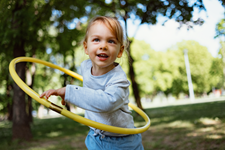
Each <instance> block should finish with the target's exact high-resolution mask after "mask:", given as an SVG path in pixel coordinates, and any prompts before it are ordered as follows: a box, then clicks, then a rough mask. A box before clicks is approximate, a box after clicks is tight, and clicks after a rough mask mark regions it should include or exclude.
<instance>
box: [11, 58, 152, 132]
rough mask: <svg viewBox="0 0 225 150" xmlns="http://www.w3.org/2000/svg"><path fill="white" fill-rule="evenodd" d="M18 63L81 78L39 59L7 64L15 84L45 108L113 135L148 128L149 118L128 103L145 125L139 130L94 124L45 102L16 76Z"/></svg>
mask: <svg viewBox="0 0 225 150" xmlns="http://www.w3.org/2000/svg"><path fill="white" fill-rule="evenodd" d="M19 62H34V63H39V64H43V65H45V66H48V67H51V68H55V69H58V70H60V71H62V72H64V73H66V74H68V75H70V76H72V77H74V78H76V79H78V80H80V81H83V77H82V76H81V75H79V74H77V73H75V72H72V71H70V70H68V69H65V68H62V67H59V66H57V65H54V64H52V63H49V62H46V61H43V60H40V59H36V58H30V57H17V58H15V59H13V60H12V61H11V62H10V64H9V72H10V74H11V76H12V78H13V80H14V81H15V82H16V84H17V85H18V86H19V87H20V88H21V89H22V90H23V91H24V92H26V93H27V94H28V95H29V96H30V97H32V98H33V99H35V100H36V101H37V102H39V103H41V104H42V105H44V106H45V107H47V108H50V109H52V110H53V111H56V112H57V113H59V114H62V115H64V116H66V117H68V118H70V119H72V120H74V121H77V122H79V123H81V124H84V125H87V126H91V127H93V128H97V129H100V130H103V131H108V132H113V133H119V134H138V133H142V132H144V131H146V130H148V128H149V127H150V119H149V117H148V116H147V115H146V114H145V113H144V112H143V111H142V110H141V109H139V108H138V107H137V106H135V105H133V104H131V103H129V104H128V105H129V107H131V108H132V109H133V110H134V111H136V112H137V113H138V114H139V115H141V116H142V117H143V118H144V120H145V122H146V124H145V125H144V126H143V127H139V128H120V127H115V126H110V125H105V124H102V123H99V122H95V121H92V120H90V119H87V118H84V117H81V116H79V115H76V114H74V113H72V112H70V111H68V110H66V109H64V108H62V107H60V106H58V105H56V104H54V103H52V102H50V101H48V100H46V99H45V98H39V94H37V93H36V92H35V91H34V90H32V89H31V88H30V87H29V86H27V85H26V84H25V83H24V82H23V81H22V80H21V79H20V77H19V76H18V74H17V73H16V71H15V64H16V63H19Z"/></svg>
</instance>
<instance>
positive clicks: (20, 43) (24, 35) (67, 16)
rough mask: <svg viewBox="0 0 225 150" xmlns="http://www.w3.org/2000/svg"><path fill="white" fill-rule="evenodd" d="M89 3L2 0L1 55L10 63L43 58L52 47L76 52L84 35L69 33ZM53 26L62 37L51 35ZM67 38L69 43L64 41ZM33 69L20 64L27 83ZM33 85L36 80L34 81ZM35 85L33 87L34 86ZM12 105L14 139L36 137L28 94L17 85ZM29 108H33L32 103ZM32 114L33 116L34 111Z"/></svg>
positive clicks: (61, 50)
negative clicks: (72, 21)
mask: <svg viewBox="0 0 225 150" xmlns="http://www.w3.org/2000/svg"><path fill="white" fill-rule="evenodd" d="M85 4H86V3H85V2H81V1H76V2H73V1H62V0H53V1H45V0H35V1H34V0H30V1H26V0H11V1H7V0H3V1H1V2H0V17H1V20H0V39H2V40H1V42H0V47H1V53H4V54H5V55H4V56H3V55H2V56H3V57H2V58H7V59H5V60H4V61H5V62H6V64H9V62H10V61H11V60H12V59H13V58H15V57H19V56H30V57H32V56H33V55H35V54H38V55H39V57H41V55H45V54H46V48H49V46H50V45H51V46H52V50H53V52H56V51H60V52H61V53H66V54H67V53H68V51H72V50H73V47H74V45H73V44H72V40H76V39H77V38H78V37H79V35H80V32H79V31H78V29H76V28H75V29H71V30H67V29H68V28H69V27H68V25H69V24H70V22H71V20H73V19H78V20H79V19H80V18H81V17H82V16H85V15H86V13H85V12H86V10H85ZM55 12H56V13H55ZM58 12H59V13H58ZM60 13H61V15H60ZM52 25H54V26H55V28H56V30H57V31H58V35H60V36H52V35H51V33H50V32H51V31H50V30H51V27H52ZM64 31H65V32H64ZM66 37H67V38H68V40H63V38H66ZM73 38H74V39H73ZM59 41H60V42H61V43H60V42H59ZM55 43H60V44H58V45H57V44H55ZM61 45H63V46H61ZM57 46H58V47H57ZM7 66H8V65H7ZM29 66H32V65H29V64H27V63H18V64H17V65H16V71H17V73H18V75H19V76H20V78H21V79H22V80H23V81H25V78H26V76H25V72H26V67H28V68H29ZM7 68H8V67H7ZM5 71H6V72H8V69H5ZM27 72H29V70H27ZM3 77H5V79H4V81H6V82H7V84H6V85H8V87H10V80H8V79H6V78H7V76H3ZM33 79H34V78H33ZM32 82H34V81H33V80H32ZM31 85H33V84H32V83H31ZM12 103H13V139H25V140H29V139H30V138H31V137H32V135H31V131H30V124H29V115H31V114H29V113H27V112H26V107H27V104H26V100H25V93H24V92H23V91H22V90H21V89H20V88H19V87H18V86H17V85H16V84H14V85H13V102H12ZM29 107H31V103H30V105H29ZM29 112H30V113H31V111H30V110H29Z"/></svg>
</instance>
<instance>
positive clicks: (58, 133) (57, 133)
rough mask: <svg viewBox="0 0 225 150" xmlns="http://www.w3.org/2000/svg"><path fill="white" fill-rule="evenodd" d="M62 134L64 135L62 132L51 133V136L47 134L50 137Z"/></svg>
mask: <svg viewBox="0 0 225 150" xmlns="http://www.w3.org/2000/svg"><path fill="white" fill-rule="evenodd" d="M60 134H62V132H61V131H57V132H56V131H55V132H51V133H49V134H47V136H48V137H57V136H59V135H60Z"/></svg>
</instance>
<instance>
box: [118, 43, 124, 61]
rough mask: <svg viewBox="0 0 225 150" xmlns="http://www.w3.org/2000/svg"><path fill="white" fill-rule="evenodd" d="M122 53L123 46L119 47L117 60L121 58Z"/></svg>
mask: <svg viewBox="0 0 225 150" xmlns="http://www.w3.org/2000/svg"><path fill="white" fill-rule="evenodd" d="M123 51H124V46H123V45H122V46H121V47H120V51H119V53H118V55H117V57H118V58H120V57H122V55H123Z"/></svg>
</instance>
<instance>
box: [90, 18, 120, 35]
mask: <svg viewBox="0 0 225 150" xmlns="http://www.w3.org/2000/svg"><path fill="white" fill-rule="evenodd" d="M96 25H99V26H105V27H106V28H108V29H109V30H110V32H111V33H112V34H113V35H115V36H116V32H115V30H114V29H113V27H112V26H111V25H109V24H107V23H105V22H102V21H95V22H93V24H92V25H91V26H90V29H91V28H92V27H94V26H96ZM102 29H104V28H102Z"/></svg>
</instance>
